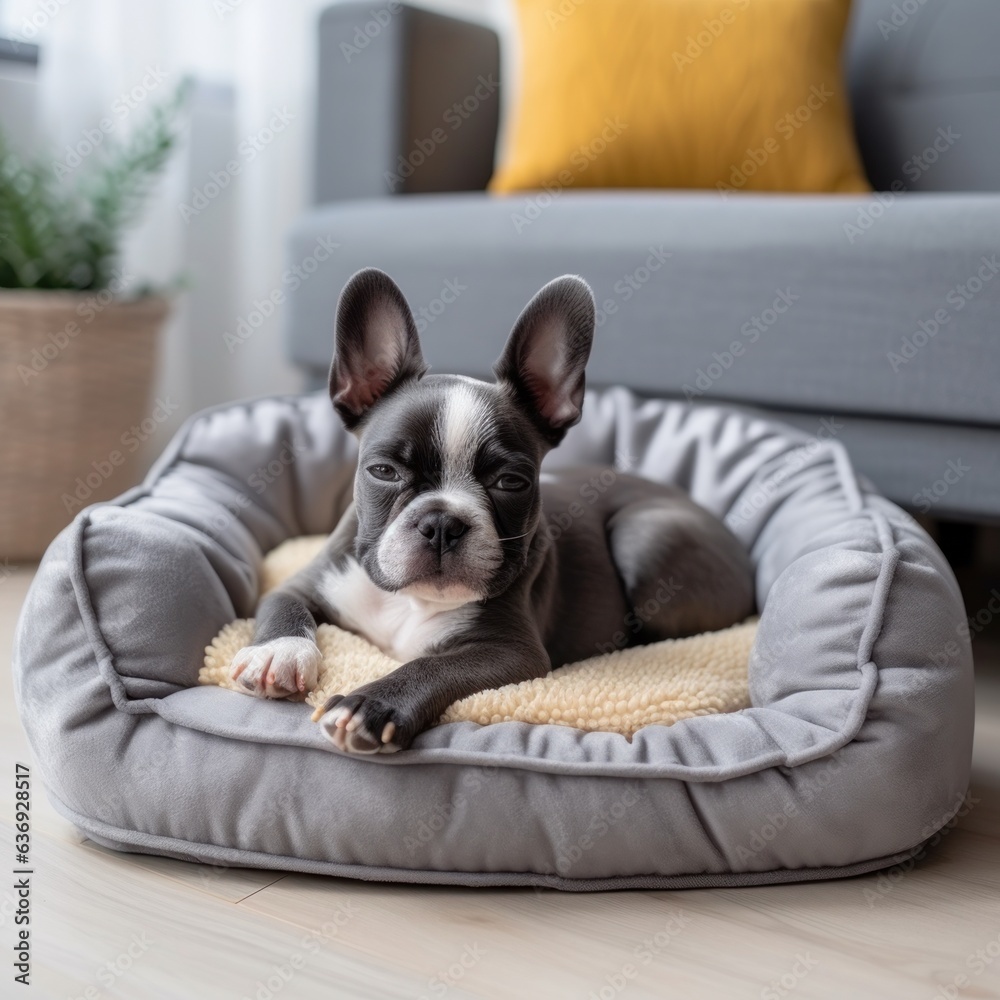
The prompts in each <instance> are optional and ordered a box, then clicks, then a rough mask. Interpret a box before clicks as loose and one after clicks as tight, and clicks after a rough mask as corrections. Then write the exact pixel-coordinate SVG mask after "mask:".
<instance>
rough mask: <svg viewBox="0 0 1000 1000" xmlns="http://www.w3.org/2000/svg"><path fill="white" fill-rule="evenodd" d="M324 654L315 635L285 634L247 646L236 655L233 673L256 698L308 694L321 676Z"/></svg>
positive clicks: (233, 676)
mask: <svg viewBox="0 0 1000 1000" xmlns="http://www.w3.org/2000/svg"><path fill="white" fill-rule="evenodd" d="M322 663H323V655H322V653H320V651H319V649H318V648H317V646H316V643H315V642H313V641H312V639H304V638H299V637H295V636H286V637H284V638H281V639H272V640H271V641H270V642H264V643H261V644H260V645H257V646H244V647H243V648H242V649H241V650H240V651H239V652H238V653H237V654H236V655H235V656H234V657H233V664H232V669H231V670H230V676H231V677H232V679H233V680H234V681H235V680H238V681H239V682H240V685H241V687H242V688H243V689H244V690H245V691H246V692H247V693H248V694H252V695H254V697H257V698H288V697H290V696H292V695H298V694H306V693H307V692H309V691H311V690H312V689H313V688H314V687H315V686H316V682H317V681H318V680H319V668H320V666H321V665H322Z"/></svg>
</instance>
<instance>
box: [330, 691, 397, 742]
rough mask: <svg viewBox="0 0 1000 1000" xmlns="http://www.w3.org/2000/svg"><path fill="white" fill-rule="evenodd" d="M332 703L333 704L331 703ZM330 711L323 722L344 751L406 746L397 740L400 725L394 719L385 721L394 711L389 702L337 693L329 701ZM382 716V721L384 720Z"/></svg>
mask: <svg viewBox="0 0 1000 1000" xmlns="http://www.w3.org/2000/svg"><path fill="white" fill-rule="evenodd" d="M331 703H332V704H333V707H330V705H331ZM326 707H327V711H326V712H325V713H324V714H323V715H322V716H321V717H320V719H319V724H320V726H321V727H322V729H323V732H324V733H325V734H326V738H327V739H328V740H329V741H330V742H331V743H332V744H333V745H334V746H335V747H336V748H337V749H338V750H342V751H343V752H344V753H356V754H373V753H395V752H396V751H397V750H400V749H402V748H401V747H400V746H399V745H398V744H396V743H394V742H393V737H394V736H395V735H396V732H397V726H396V723H395V722H393V721H392V720H391V719H390V720H389V721H385V715H386V714H387V712H388V711H390V710H389V709H388V708H387V706H384V705H382V704H380V703H378V702H374V701H370V700H367V699H364V698H362V697H359V696H355V695H349V696H348V697H347V698H344V697H343V696H342V695H338V696H335V697H334V698H331V699H330V702H328V703H327V706H326ZM380 717H381V724H380Z"/></svg>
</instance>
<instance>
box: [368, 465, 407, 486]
mask: <svg viewBox="0 0 1000 1000" xmlns="http://www.w3.org/2000/svg"><path fill="white" fill-rule="evenodd" d="M368 474H369V475H370V476H371V477H372V478H373V479H378V480H381V481H382V482H383V483H398V482H399V479H400V476H399V473H398V472H397V471H396V470H395V469H394V468H393V467H392V466H391V465H369V466H368Z"/></svg>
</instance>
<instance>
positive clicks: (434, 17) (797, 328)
mask: <svg viewBox="0 0 1000 1000" xmlns="http://www.w3.org/2000/svg"><path fill="white" fill-rule="evenodd" d="M908 11H909V13H907V12H908ZM319 42H320V70H319V92H318V104H317V108H318V141H317V159H316V185H315V190H316V205H315V207H314V208H312V209H310V210H309V211H308V212H307V213H306V214H305V215H304V217H303V218H302V219H301V220H300V221H299V223H298V224H297V225H296V227H295V229H294V231H293V233H292V235H291V241H290V248H289V253H290V259H291V263H292V264H293V265H299V264H301V263H302V262H304V261H306V260H307V258H309V257H311V256H312V254H313V250H314V248H315V247H316V246H317V241H319V240H320V239H324V240H326V241H327V242H329V241H330V240H332V241H334V242H335V243H337V244H338V246H337V248H336V249H335V250H334V252H333V253H332V254H329V255H327V254H325V253H324V254H321V256H326V257H327V259H326V260H325V261H323V262H322V263H319V264H318V266H316V269H315V270H314V271H312V272H311V273H305V272H303V274H304V280H302V282H301V284H300V285H299V287H298V288H297V289H296V291H295V293H294V294H293V296H292V300H291V310H290V326H289V341H288V344H289V352H290V355H291V357H292V358H293V359H294V361H295V362H296V363H298V364H299V365H301V366H302V367H303V368H304V369H305V370H306V371H307V373H308V375H309V379H310V382H311V383H313V384H318V383H320V382H321V381H322V380H323V379H324V378H325V374H326V369H327V366H328V365H329V360H330V353H331V348H332V320H333V311H334V307H335V303H336V299H337V295H338V293H339V291H340V288H341V287H342V285H343V283H344V282H345V281H346V279H347V278H348V276H349V275H350V274H351V273H352V272H353V271H355V270H356V269H357V268H359V267H362V266H365V265H369V264H374V265H377V266H379V267H382V268H383V269H385V270H387V271H388V272H389V273H390V274H392V276H393V277H394V278H395V279H396V280H397V281H398V282H399V284H400V285H401V287H402V288H403V290H404V291H405V293H406V294H407V296H408V298H409V299H410V302H411V304H412V306H413V307H414V309H415V311H416V313H417V316H418V325H419V326H420V329H421V335H422V340H423V342H424V346H425V353H426V355H427V356H428V359H429V360H430V362H431V364H432V365H433V366H434V367H436V368H437V369H438V370H449V371H462V372H466V373H469V374H472V375H487V374H488V373H489V371H490V367H491V364H492V362H493V360H494V358H495V357H496V355H497V354H498V353H499V350H500V347H501V345H502V343H503V339H504V337H505V335H506V333H507V332H508V330H509V328H510V326H511V323H512V322H513V320H514V318H515V316H516V315H517V313H518V311H519V310H520V308H521V306H522V305H523V304H524V303H525V302H526V301H527V299H528V297H529V296H530V295H531V294H532V293H533V292H534V291H535V290H536V289H537V288H538V287H539V286H540V285H541V284H542V283H543V282H544V281H547V280H548V279H550V278H552V277H554V276H556V275H558V274H560V273H563V272H567V271H570V272H576V273H579V274H581V275H583V276H584V277H585V278H586V279H587V280H588V281H589V282H590V283H591V284H592V286H593V287H594V290H595V293H596V296H597V300H598V304H599V309H600V312H599V317H598V318H599V329H598V334H597V339H596V344H595V349H594V356H593V361H592V363H591V366H590V369H589V372H588V377H589V379H590V382H591V383H592V384H595V385H611V384H615V383H620V384H624V385H628V386H630V387H632V388H633V389H634V390H636V391H638V392H640V393H643V394H648V395H652V396H657V397H675V398H680V399H684V398H687V399H692V400H723V401H728V402H731V403H735V404H738V405H741V406H747V407H752V408H757V409H763V410H767V411H770V412H773V413H777V414H779V415H780V416H781V418H782V419H784V420H785V421H786V422H789V423H792V424H795V425H797V426H799V427H801V428H804V429H806V430H809V431H811V432H812V433H815V434H817V435H818V436H820V437H829V436H835V437H836V438H837V439H838V440H840V441H841V442H842V443H843V444H845V445H846V446H847V448H848V449H849V451H850V453H851V454H852V456H853V458H854V461H855V464H856V465H857V467H858V468H859V469H860V470H861V471H862V472H864V473H865V474H866V475H867V476H868V477H869V478H870V479H871V480H872V481H873V482H874V484H875V485H876V486H877V488H878V489H879V490H880V491H882V492H883V493H884V494H886V495H888V496H889V497H890V498H892V499H893V500H895V501H897V502H898V503H901V504H902V505H904V506H906V507H909V508H911V509H916V510H918V511H922V512H924V513H928V514H932V515H935V516H947V517H958V518H962V519H976V520H979V519H996V518H998V517H1000V387H998V381H1000V193H998V192H1000V57H998V55H997V53H998V52H1000V5H998V4H997V3H995V0H912V2H909V3H907V4H899V3H896V2H894V0H856V3H855V9H854V13H853V15H852V23H851V28H850V33H849V39H848V44H847V48H846V53H845V59H846V63H847V71H848V79H849V85H850V90H851V97H852V105H853V109H854V115H855V123H856V131H857V134H858V141H859V143H860V146H861V150H862V155H863V158H864V162H865V166H866V170H867V172H868V175H869V177H870V178H871V180H872V183H873V185H875V187H876V188H877V190H878V192H879V193H877V194H872V195H867V196H861V197H853V196H851V197H845V196H801V195H798V196H755V195H750V194H735V195H729V196H726V197H723V196H722V195H720V194H719V193H717V192H715V191H703V192H691V191H670V190H662V191H585V190H572V189H571V188H565V189H563V190H557V191H553V192H541V193H534V194H522V195H515V196H511V197H508V198H499V197H494V196H491V195H488V194H486V193H485V192H484V190H483V189H484V187H485V185H486V183H487V181H488V180H489V177H490V174H491V171H492V164H493V154H494V146H495V142H496V136H497V128H498V123H499V113H500V101H501V92H500V89H499V81H500V66H501V60H500V46H499V41H498V38H497V36H496V34H495V33H494V32H493V31H492V30H491V29H490V28H488V27H484V26H482V25H477V24H471V23H466V22H463V21H459V20H456V19H454V18H448V17H443V16H441V15H438V14H435V13H431V12H428V11H425V10H421V9H417V8H412V7H407V6H403V5H400V4H395V3H394V4H390V5H388V6H385V7H383V8H378V7H374V8H373V7H372V5H371V4H360V5H359V4H353V3H350V4H338V5H336V6H333V7H331V8H329V9H328V10H326V11H325V12H324V13H323V15H322V16H321V18H320V22H319ZM456 102H457V104H458V106H459V107H458V108H457V109H456V108H455V105H456ZM442 136H443V137H444V138H443V139H442ZM313 264H314V265H315V264H316V261H315V259H314V261H313Z"/></svg>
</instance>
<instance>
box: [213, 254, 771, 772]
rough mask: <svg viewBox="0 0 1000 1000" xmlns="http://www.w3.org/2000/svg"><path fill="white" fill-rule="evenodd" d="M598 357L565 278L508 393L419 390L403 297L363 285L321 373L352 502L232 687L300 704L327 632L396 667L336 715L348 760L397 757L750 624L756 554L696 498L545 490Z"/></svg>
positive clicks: (241, 660)
mask: <svg viewBox="0 0 1000 1000" xmlns="http://www.w3.org/2000/svg"><path fill="white" fill-rule="evenodd" d="M593 335H594V300H593V296H592V295H591V292H590V289H589V287H588V286H587V284H586V283H585V282H584V281H583V280H582V279H580V278H576V277H571V276H566V277H562V278H558V279H556V280H555V281H552V282H550V283H549V284H547V285H546V286H545V287H544V288H542V290H541V291H540V292H538V294H537V295H536V296H535V297H534V298H533V299H532V300H531V302H529V303H528V305H527V307H526V308H525V309H524V311H523V312H522V313H521V316H520V317H519V318H518V320H517V322H516V324H515V325H514V329H513V331H512V333H511V334H510V338H509V339H508V341H507V346H506V347H505V349H504V352H503V354H502V355H501V357H500V360H499V361H498V362H497V363H496V365H495V366H494V372H495V374H496V382H494V383H488V382H481V381H478V380H476V379H472V378H466V377H463V376H459V375H429V374H427V365H426V364H425V363H424V360H423V357H422V355H421V352H420V344H419V342H418V339H417V330H416V325H415V323H414V320H413V316H412V313H411V312H410V309H409V307H408V305H407V303H406V300H405V298H404V297H403V294H402V292H401V291H400V290H399V288H398V287H397V286H396V285H395V284H394V282H393V281H392V280H391V279H390V278H389V277H388V276H387V275H386V274H384V273H382V272H381V271H378V270H375V269H368V270H364V271H360V272H359V273H358V274H356V275H354V277H353V278H351V280H350V281H349V282H348V283H347V286H346V287H345V288H344V291H343V294H342V295H341V298H340V303H339V305H338V308H337V328H336V349H335V354H334V358H333V364H332V366H331V368H330V395H331V397H332V400H333V405H334V407H335V408H336V410H337V412H338V413H339V414H340V417H341V419H342V420H343V422H344V424H345V425H346V427H347V428H348V429H349V430H351V431H352V432H353V433H354V434H355V435H356V436H357V437H358V440H359V447H360V450H359V456H358V468H357V473H356V475H355V481H354V500H353V503H350V504H349V505H348V506H347V507H346V510H344V511H343V512H342V514H341V512H339V511H338V512H335V513H336V514H341V516H340V519H339V523H338V524H337V527H336V529H335V530H334V532H333V534H332V535H331V536H330V539H329V541H328V543H327V544H326V546H325V547H324V549H323V551H322V552H321V554H320V555H319V556H318V557H317V558H316V559H315V560H313V562H311V563H310V564H309V566H307V567H306V568H305V569H304V570H302V571H301V572H299V573H298V574H296V575H295V576H294V577H292V578H291V579H290V580H288V581H287V582H286V583H285V584H283V585H282V586H281V587H279V588H278V589H276V590H275V591H272V592H271V593H270V594H268V595H267V596H266V597H265V598H264V599H263V601H261V604H260V607H259V609H258V612H257V630H256V633H255V635H254V641H253V645H251V646H247V647H245V648H244V649H242V650H240V652H239V653H238V654H237V655H236V657H235V659H234V661H233V677H235V678H239V680H240V682H241V684H242V686H243V687H244V688H245V689H246V690H247V691H248V692H250V693H252V694H255V695H258V696H259V697H266V698H282V697H286V696H288V695H292V694H295V693H298V692H304V691H308V690H310V689H311V688H312V687H314V686H315V684H316V680H317V673H318V668H319V666H320V663H321V657H320V654H319V650H318V649H317V648H316V644H315V642H314V638H315V634H316V626H317V624H318V623H322V622H332V623H334V624H337V625H339V626H341V627H342V628H346V629H349V630H350V631H352V632H356V633H358V634H359V635H362V636H364V637H366V638H367V639H368V640H370V641H371V642H373V643H374V644H375V645H377V646H379V647H381V649H382V650H384V651H385V652H386V653H387V654H389V655H390V656H393V657H395V658H397V659H399V660H401V661H403V663H402V666H400V667H399V668H398V669H396V670H395V671H393V672H392V673H391V674H389V675H388V676H386V677H383V678H382V679H380V680H377V681H373V682H371V683H369V684H365V685H363V686H362V687H360V688H358V689H357V690H355V691H345V692H343V693H341V694H337V695H335V696H334V697H332V698H330V700H329V701H328V702H327V703H326V705H325V709H324V710H325V714H324V715H323V716H322V719H321V720H320V722H321V725H322V726H323V728H324V730H325V732H326V734H327V735H328V736H329V738H330V740H331V741H332V742H333V743H334V745H335V746H336V747H338V748H339V749H340V750H343V751H347V752H351V753H376V752H378V751H383V752H386V751H394V750H401V749H406V748H407V747H409V746H410V744H411V743H412V742H413V739H414V737H415V736H417V734H418V733H420V732H422V731H423V730H424V729H426V728H427V727H428V726H432V725H434V723H435V722H436V721H437V720H438V718H439V717H440V716H441V714H442V713H443V712H444V710H445V709H446V708H447V707H448V705H450V704H451V703H452V702H453V701H455V700H457V699H459V698H462V697H465V696H466V695H470V694H473V693H475V692H477V691H482V690H484V689H486V688H495V687H500V686H502V685H504V684H509V683H512V682H517V681H523V680H527V679H529V678H532V677H539V676H543V675H544V674H546V673H547V672H548V671H549V670H550V669H551V668H553V667H558V666H560V665H562V664H565V663H571V662H573V661H576V660H581V659H584V658H586V657H589V656H593V655H595V654H597V653H598V652H599V651H601V650H602V649H604V650H607V649H613V648H617V647H618V646H622V645H626V644H628V645H634V644H639V643H647V642H653V641H656V640H658V639H665V638H669V637H675V636H683V635H690V634H694V633H697V632H702V631H705V630H708V629H718V628H723V627H725V626H727V625H732V624H733V623H735V622H738V621H741V620H742V619H744V618H745V617H746V616H747V615H749V614H751V613H752V612H753V609H754V586H753V574H752V569H751V564H750V561H749V558H748V557H747V554H746V552H745V551H744V549H743V548H742V546H741V545H740V543H739V542H738V541H737V540H736V538H735V537H734V536H733V535H732V534H731V533H730V532H729V531H728V530H727V529H726V528H725V527H724V526H723V525H722V523H721V522H720V521H718V520H717V519H716V518H714V517H712V516H711V515H710V514H709V513H708V512H707V511H705V510H703V509H702V508H701V507H699V506H697V505H696V504H695V503H694V502H692V501H691V500H690V499H689V498H688V497H686V496H685V495H684V494H682V493H681V492H679V491H678V490H675V489H672V488H668V487H665V486H661V485H658V484H655V483H652V482H649V481H646V480H644V479H640V478H637V477H634V476H628V475H624V474H619V473H616V472H614V471H613V470H609V469H604V470H595V469H585V470H576V471H573V472H560V473H557V474H545V475H542V474H541V473H540V471H539V467H540V465H541V462H542V458H543V457H544V456H545V454H546V452H548V451H549V450H550V449H551V448H552V447H554V446H555V445H557V444H558V443H559V442H560V440H562V438H563V435H564V434H565V433H566V431H567V429H568V428H569V427H571V426H572V425H573V424H575V423H576V422H577V421H578V420H579V419H580V410H581V406H582V405H583V394H584V368H585V367H586V364H587V358H588V356H589V354H590V346H591V341H592V339H593ZM546 515H549V517H550V519H552V522H553V523H554V524H556V525H558V530H554V529H553V527H552V526H550V522H547V521H546Z"/></svg>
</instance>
